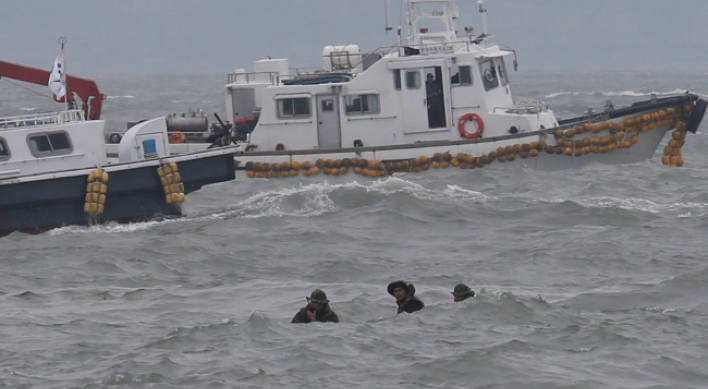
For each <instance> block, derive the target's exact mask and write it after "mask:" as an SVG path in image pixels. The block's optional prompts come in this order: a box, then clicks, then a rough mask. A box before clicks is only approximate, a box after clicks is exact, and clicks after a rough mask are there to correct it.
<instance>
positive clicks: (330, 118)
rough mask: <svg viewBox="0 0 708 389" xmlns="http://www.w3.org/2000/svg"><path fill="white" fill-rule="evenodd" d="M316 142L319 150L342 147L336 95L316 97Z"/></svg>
mask: <svg viewBox="0 0 708 389" xmlns="http://www.w3.org/2000/svg"><path fill="white" fill-rule="evenodd" d="M317 140H318V142H319V148H320V149H337V148H340V147H342V133H341V131H340V128H339V104H338V100H337V95H320V96H317Z"/></svg>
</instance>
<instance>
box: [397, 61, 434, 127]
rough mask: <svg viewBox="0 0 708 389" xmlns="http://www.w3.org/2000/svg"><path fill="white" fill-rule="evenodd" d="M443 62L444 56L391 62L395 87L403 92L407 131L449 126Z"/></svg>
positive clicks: (402, 102) (404, 119) (402, 104)
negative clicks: (441, 57) (440, 58)
mask: <svg viewBox="0 0 708 389" xmlns="http://www.w3.org/2000/svg"><path fill="white" fill-rule="evenodd" d="M442 65H443V60H424V61H406V62H400V63H392V64H391V65H389V69H393V77H394V87H395V89H396V90H399V91H400V92H401V94H400V95H401V108H402V114H403V126H404V127H403V132H404V133H416V132H426V131H434V130H436V129H446V128H447V126H446V122H445V116H446V115H445V112H446V110H445V97H444V92H443V91H444V88H445V86H446V85H444V83H443V79H444V77H443V75H444V72H445V70H444V67H443V66H442ZM429 77H430V79H429Z"/></svg>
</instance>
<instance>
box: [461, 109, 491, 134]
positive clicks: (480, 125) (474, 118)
mask: <svg viewBox="0 0 708 389" xmlns="http://www.w3.org/2000/svg"><path fill="white" fill-rule="evenodd" d="M468 121H471V122H475V123H476V124H477V131H475V132H467V130H465V123H467V122H468ZM457 130H458V131H459V132H460V136H461V137H463V138H465V139H475V138H479V137H481V136H482V133H483V132H484V120H482V118H481V117H480V116H479V115H477V114H476V113H471V112H470V113H466V114H464V115H462V116H460V119H459V120H458V121H457Z"/></svg>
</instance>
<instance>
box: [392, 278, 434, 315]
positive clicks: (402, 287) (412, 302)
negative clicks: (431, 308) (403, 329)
mask: <svg viewBox="0 0 708 389" xmlns="http://www.w3.org/2000/svg"><path fill="white" fill-rule="evenodd" d="M388 294H390V295H391V296H393V297H395V298H396V304H398V313H401V312H406V313H413V312H416V311H420V310H421V309H423V308H424V307H425V304H423V302H422V301H420V299H419V298H418V297H415V287H414V286H413V284H410V283H407V282H405V281H403V280H399V281H394V282H392V283H390V284H388Z"/></svg>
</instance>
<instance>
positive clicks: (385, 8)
mask: <svg viewBox="0 0 708 389" xmlns="http://www.w3.org/2000/svg"><path fill="white" fill-rule="evenodd" d="M384 16H385V18H386V32H391V31H392V30H393V27H391V26H389V25H388V0H384Z"/></svg>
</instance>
